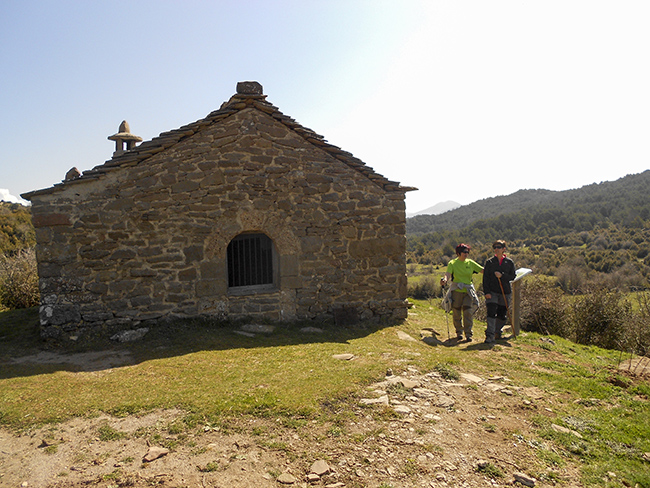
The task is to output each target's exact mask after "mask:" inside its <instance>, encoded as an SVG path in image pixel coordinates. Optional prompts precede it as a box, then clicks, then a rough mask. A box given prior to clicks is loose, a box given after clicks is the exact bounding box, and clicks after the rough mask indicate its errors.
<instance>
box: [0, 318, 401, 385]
mask: <svg viewBox="0 0 650 488" xmlns="http://www.w3.org/2000/svg"><path fill="white" fill-rule="evenodd" d="M250 323H253V322H219V321H215V320H210V319H205V318H193V319H175V320H170V321H168V322H165V323H159V324H156V325H150V326H149V327H148V328H149V331H148V332H147V333H146V335H145V336H144V337H143V338H142V339H139V340H137V341H133V342H125V343H120V342H116V341H112V340H110V339H109V338H108V337H96V338H93V339H92V340H89V339H84V340H81V339H79V340H77V341H67V342H65V343H62V342H52V341H47V340H44V339H42V338H41V336H40V330H39V327H38V308H37V307H34V308H31V309H24V310H13V311H8V312H0V344H1V346H0V366H1V367H0V379H7V378H15V377H25V376H34V375H39V374H49V373H54V372H56V371H69V372H92V371H102V370H107V369H112V368H115V367H120V366H128V365H135V364H138V363H141V362H144V361H149V360H153V359H163V358H170V357H176V356H184V355H186V354H191V353H196V352H200V351H218V350H227V349H249V348H269V347H271V348H272V347H284V346H293V345H300V344H309V343H313V344H316V343H339V344H346V343H348V342H349V341H352V340H354V339H358V338H362V337H365V336H367V335H370V334H373V333H374V332H376V331H378V330H380V329H383V328H386V327H391V326H395V325H399V323H400V322H397V321H393V322H391V323H388V322H386V323H360V324H357V325H354V326H348V327H342V326H339V325H336V324H334V323H333V322H315V321H302V322H295V323H279V324H267V325H269V326H270V329H269V331H267V332H254V333H252V332H248V331H246V330H244V329H243V327H245V326H246V324H250ZM254 323H256V324H260V322H254ZM259 328H260V329H265V328H266V327H259ZM106 335H107V336H109V335H110V334H108V333H107V334H106Z"/></svg>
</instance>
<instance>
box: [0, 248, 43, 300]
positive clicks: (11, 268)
mask: <svg viewBox="0 0 650 488" xmlns="http://www.w3.org/2000/svg"><path fill="white" fill-rule="evenodd" d="M39 301H40V295H39V291H38V274H37V272H36V254H35V252H34V249H23V250H20V251H16V252H14V253H12V254H11V255H4V254H2V255H0V310H3V309H9V310H12V309H16V308H29V307H33V306H36V305H38V304H39Z"/></svg>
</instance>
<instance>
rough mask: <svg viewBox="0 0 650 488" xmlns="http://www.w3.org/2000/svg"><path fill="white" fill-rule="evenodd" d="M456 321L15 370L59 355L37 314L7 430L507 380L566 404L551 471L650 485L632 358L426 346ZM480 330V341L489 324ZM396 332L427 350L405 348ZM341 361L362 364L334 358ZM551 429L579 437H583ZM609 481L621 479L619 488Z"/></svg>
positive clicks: (649, 433) (11, 340)
mask: <svg viewBox="0 0 650 488" xmlns="http://www.w3.org/2000/svg"><path fill="white" fill-rule="evenodd" d="M447 320H449V321H450V319H449V318H447V317H445V315H444V313H443V312H442V311H441V310H440V309H439V308H438V307H437V304H436V303H435V301H432V302H429V301H415V307H414V308H413V309H412V310H411V313H410V316H409V319H408V320H407V321H405V322H404V323H402V324H399V325H392V326H377V325H367V326H365V327H358V328H335V327H332V326H330V327H324V328H323V332H322V333H316V332H303V331H301V330H300V329H301V327H304V326H305V325H307V324H299V325H292V326H285V325H279V326H277V327H276V328H275V331H274V332H272V333H268V334H255V336H254V337H248V336H245V335H241V334H238V333H235V332H236V328H235V327H234V326H223V325H221V326H215V325H214V324H211V323H210V322H209V321H200V320H193V321H184V322H177V323H175V324H172V325H169V326H166V327H161V328H160V329H154V330H152V331H151V332H149V334H148V335H147V336H145V339H144V340H142V341H139V342H134V343H129V344H119V345H118V344H112V343H102V344H94V345H92V348H93V349H95V350H96V349H101V350H106V351H109V352H108V353H107V354H110V353H115V354H116V353H118V352H119V353H121V354H125V355H127V356H128V357H129V358H130V360H129V364H127V365H123V366H121V367H114V368H104V369H99V370H92V369H89V368H84V367H83V366H79V365H77V366H74V365H71V364H66V363H63V362H62V363H58V364H57V363H51V362H50V363H43V364H38V363H17V362H15V361H14V359H16V358H20V357H25V356H30V355H36V354H39V353H42V352H43V350H47V349H48V348H51V347H52V346H48V345H47V344H45V343H42V342H41V341H40V339H39V336H38V330H37V328H36V327H35V325H34V324H35V323H36V321H37V313H36V310H35V309H28V310H19V311H13V312H2V313H0V340H1V344H2V349H1V350H0V363H1V368H0V425H2V426H4V428H7V429H11V430H13V431H21V430H26V429H29V428H31V427H34V426H38V425H43V424H47V423H56V422H60V421H63V420H66V419H69V418H72V417H92V416H96V415H98V414H100V413H102V412H103V413H109V414H112V415H117V416H125V415H129V414H141V413H144V412H148V411H152V410H154V409H170V408H179V409H182V410H183V411H186V412H187V415H188V418H189V417H190V416H191V417H194V418H197V417H200V418H201V419H202V421H203V422H204V423H206V422H213V423H219V422H227V419H228V418H230V417H232V416H239V415H251V416H260V417H270V416H274V417H278V418H283V419H285V421H287V422H291V421H292V420H295V419H304V418H308V419H311V420H313V421H324V419H325V418H328V416H331V415H332V411H333V410H332V409H331V408H327V406H331V405H332V404H339V405H341V406H345V405H346V404H352V403H353V402H358V399H359V391H360V390H361V389H362V388H363V387H365V386H366V385H368V384H370V383H372V382H376V381H378V380H380V379H381V378H383V377H384V375H385V373H386V371H387V369H392V370H394V371H402V370H405V369H407V368H416V369H417V370H419V371H432V370H435V369H436V368H438V369H440V368H441V367H443V366H444V367H445V368H450V369H452V370H455V371H461V372H464V371H467V372H481V374H483V375H495V376H496V375H500V376H505V377H508V378H510V379H511V380H512V381H513V382H515V383H516V384H518V385H522V386H529V387H538V388H539V389H541V390H543V391H544V392H547V395H549V396H550V397H554V398H557V400H558V401H557V403H556V406H555V408H554V409H553V414H552V415H548V414H547V415H537V416H535V415H533V416H532V417H531V422H533V424H534V425H535V428H536V432H537V436H538V439H539V442H542V441H543V442H546V443H551V444H552V445H553V446H554V448H553V449H552V450H544V452H543V453H541V454H540V456H543V457H545V459H543V462H544V463H547V464H548V465H553V464H554V463H555V464H563V463H564V464H565V463H574V464H575V465H576V466H578V467H579V468H580V470H581V473H582V474H581V476H582V482H583V483H585V486H592V485H595V486H612V487H613V486H621V484H620V483H621V481H622V480H625V483H626V484H627V486H635V485H637V486H641V487H644V486H645V487H650V454H646V453H650V402H649V398H650V384H649V382H648V377H649V376H648V375H645V374H632V373H643V372H640V371H636V372H627V371H624V370H619V369H617V366H618V365H619V363H620V362H621V361H622V360H624V359H629V357H621V355H620V353H618V352H616V351H609V350H603V349H598V348H595V347H586V346H579V345H575V344H573V343H571V342H568V341H566V340H563V339H561V338H558V337H552V338H542V337H541V336H539V335H537V334H533V333H526V334H522V335H521V336H520V337H518V338H517V339H515V340H511V341H509V342H508V346H507V347H503V346H496V348H495V350H493V351H489V350H485V349H482V348H481V347H480V345H478V344H477V345H476V347H475V349H470V348H466V349H460V348H457V347H447V346H444V345H441V344H438V345H434V346H432V345H431V344H430V343H426V342H425V341H422V340H419V339H420V337H421V333H422V331H423V330H427V331H435V334H437V335H438V337H439V339H440V341H444V340H445V339H446V335H447V328H446V327H447V324H448V322H447ZM309 325H311V326H314V324H309ZM316 325H317V324H316ZM475 328H476V336H475V337H476V338H477V339H478V340H482V335H483V333H484V324H481V323H480V322H479V323H476V325H475ZM397 332H402V333H405V334H408V335H410V336H411V337H413V338H415V339H416V340H415V341H405V340H403V339H402V338H400V337H399V335H398V334H397ZM549 339H550V340H549ZM87 349H88V346H85V347H83V348H81V347H76V348H75V349H74V350H72V349H70V350H67V351H58V352H59V353H64V354H73V353H80V352H83V351H84V350H87ZM338 354H352V355H354V357H355V360H354V361H340V360H339V361H336V360H332V357H333V356H334V355H338ZM649 373H650V372H649ZM342 410H343V411H344V410H345V409H344V408H343V409H342ZM338 411H341V409H338ZM553 424H558V425H562V426H565V427H566V428H569V429H573V430H574V431H579V432H580V433H581V439H579V440H576V438H575V437H572V436H570V435H568V434H565V433H562V432H558V431H556V430H554V429H553V428H552V425H553ZM529 442H536V441H535V440H534V439H533V440H529ZM607 473H616V474H617V478H616V480H615V481H612V480H611V476H609V477H608V474H607ZM628 483H629V484H628Z"/></svg>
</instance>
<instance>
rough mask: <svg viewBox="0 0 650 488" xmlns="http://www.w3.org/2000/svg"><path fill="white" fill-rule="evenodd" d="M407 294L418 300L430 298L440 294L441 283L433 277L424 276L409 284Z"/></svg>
mask: <svg viewBox="0 0 650 488" xmlns="http://www.w3.org/2000/svg"><path fill="white" fill-rule="evenodd" d="M407 295H408V296H409V297H411V298H415V299H416V300H428V299H429V298H433V297H439V296H440V283H439V282H438V281H437V280H435V279H433V278H424V279H422V280H420V281H418V282H417V283H415V284H413V285H411V284H409V285H408V289H407Z"/></svg>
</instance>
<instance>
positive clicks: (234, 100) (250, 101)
mask: <svg viewBox="0 0 650 488" xmlns="http://www.w3.org/2000/svg"><path fill="white" fill-rule="evenodd" d="M242 83H248V84H249V85H250V84H251V83H255V82H242ZM242 83H239V84H238V93H237V94H235V95H233V96H232V97H231V98H230V100H228V101H227V102H224V103H223V104H222V105H221V108H219V110H215V111H214V112H212V113H210V114H209V115H208V116H207V117H205V118H203V119H200V120H197V121H196V122H193V123H190V124H187V125H184V126H182V127H180V128H178V129H174V130H171V131H168V132H163V133H161V134H160V135H159V136H158V137H154V138H153V139H151V140H149V141H145V142H143V143H142V144H140V145H139V146H136V147H134V148H133V149H130V150H128V151H125V152H123V153H121V154H116V155H114V156H113V158H111V159H110V160H108V161H106V163H104V164H103V165H100V166H96V167H95V168H93V169H91V170H87V171H84V172H83V173H82V174H81V175H80V176H79V177H77V178H74V179H67V180H64V181H62V182H61V183H57V184H55V185H54V186H52V187H50V188H45V189H42V190H34V191H31V192H27V193H24V194H22V195H21V196H22V197H23V198H25V199H27V200H29V199H30V198H31V197H33V196H36V195H43V194H47V193H53V192H55V191H57V190H60V189H62V187H67V186H69V185H76V184H80V183H84V182H87V181H89V180H92V179H97V178H100V177H101V176H102V175H104V174H106V173H108V172H110V171H114V170H116V169H119V168H121V167H125V166H135V165H137V164H139V163H140V162H142V161H144V160H146V159H147V158H149V157H151V156H153V155H154V154H157V153H159V152H161V151H164V150H165V149H167V148H169V147H171V146H173V145H174V144H177V143H178V142H180V141H182V140H183V139H185V138H187V137H190V136H192V135H194V134H196V133H197V132H199V131H201V129H203V128H204V127H206V126H209V125H211V124H214V123H219V121H221V120H223V119H226V118H227V117H230V116H231V115H233V114H235V113H237V112H239V111H240V110H244V109H247V108H253V109H256V110H259V111H261V112H264V113H266V114H268V115H269V116H271V117H273V118H274V119H275V120H277V121H278V122H280V123H282V124H284V125H285V126H286V127H288V128H289V129H291V130H292V131H293V132H295V133H296V134H298V135H300V136H301V137H302V138H303V139H305V140H306V141H307V142H309V143H310V144H313V145H314V146H316V147H318V148H320V149H322V150H323V151H325V152H326V153H328V154H330V155H331V156H333V157H334V158H336V159H338V160H339V161H341V162H343V163H345V164H346V165H348V166H350V167H351V168H353V169H355V170H356V171H359V172H360V173H362V174H364V175H365V176H366V177H368V178H369V179H370V180H371V181H373V182H374V183H375V184H377V185H378V186H380V187H382V188H383V189H384V190H385V191H389V192H392V191H394V192H400V193H403V192H407V191H413V190H416V189H417V188H414V187H407V186H401V185H400V184H399V183H398V182H395V181H390V180H388V179H387V178H385V177H384V176H382V175H380V174H379V173H377V172H375V171H374V170H373V169H372V168H370V167H369V166H367V165H366V164H365V163H364V162H363V161H361V160H360V159H358V158H356V157H354V156H353V155H352V154H351V153H349V152H347V151H344V150H343V149H341V148H339V147H337V146H334V145H332V144H330V143H328V142H327V141H326V140H325V139H324V137H323V136H321V135H319V134H317V133H316V132H314V131H312V130H311V129H308V128H306V127H303V126H302V125H300V124H299V123H298V122H296V121H295V120H294V119H292V118H291V117H289V116H287V115H285V114H283V113H282V112H280V110H279V109H278V108H277V107H275V106H274V105H272V104H271V103H269V102H268V101H267V100H266V95H263V94H261V85H259V84H257V85H259V88H260V89H259V90H250V89H249V90H246V89H244V90H239V88H240V85H242ZM242 92H244V93H242ZM254 92H256V93H254Z"/></svg>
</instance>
